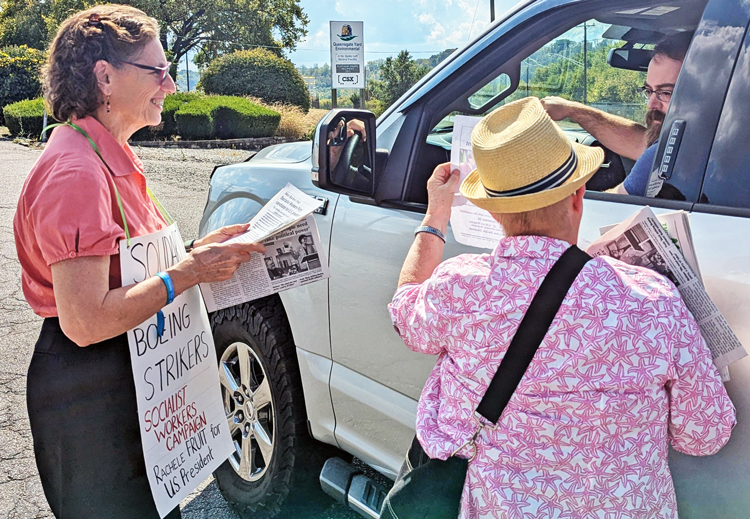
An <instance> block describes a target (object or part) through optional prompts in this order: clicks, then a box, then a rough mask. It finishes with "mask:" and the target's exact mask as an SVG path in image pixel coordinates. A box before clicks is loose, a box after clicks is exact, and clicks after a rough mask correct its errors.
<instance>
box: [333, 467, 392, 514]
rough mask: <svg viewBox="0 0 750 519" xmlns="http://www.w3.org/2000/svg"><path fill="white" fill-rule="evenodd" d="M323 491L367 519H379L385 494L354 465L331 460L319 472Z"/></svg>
mask: <svg viewBox="0 0 750 519" xmlns="http://www.w3.org/2000/svg"><path fill="white" fill-rule="evenodd" d="M320 486H321V488H322V489H323V491H324V492H325V493H326V494H328V495H329V496H331V497H332V498H334V499H335V500H336V501H338V502H339V503H341V504H343V505H348V506H349V508H351V509H352V510H354V511H355V512H357V513H359V514H360V515H362V516H364V517H367V518H369V519H378V518H379V517H380V508H381V506H382V505H383V500H384V499H385V495H386V492H385V490H383V488H382V487H381V486H380V485H379V484H377V483H375V482H374V481H372V480H371V479H370V478H368V477H367V476H366V475H364V474H363V473H362V471H361V470H359V469H358V468H357V467H355V466H354V465H352V464H350V463H347V462H345V461H344V460H342V459H341V458H331V459H329V460H327V461H326V462H325V465H323V470H322V471H321V472H320Z"/></svg>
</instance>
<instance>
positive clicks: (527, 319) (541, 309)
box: [476, 245, 591, 424]
mask: <svg viewBox="0 0 750 519" xmlns="http://www.w3.org/2000/svg"><path fill="white" fill-rule="evenodd" d="M590 259H591V256H589V255H588V254H586V253H585V252H583V251H582V250H581V249H579V248H578V247H576V246H575V245H573V246H572V247H570V248H569V249H568V250H566V251H565V252H564V253H563V254H562V256H560V259H558V260H557V262H556V263H555V264H554V265H552V268H551V269H550V271H549V273H548V274H547V276H546V277H545V278H544V280H543V281H542V284H541V286H540V287H539V290H538V291H537V293H536V295H535V296H534V299H532V300H531V305H530V306H529V309H528V310H527V311H526V314H525V315H524V316H523V319H522V320H521V324H520V325H519V326H518V331H516V334H515V336H514V337H513V340H512V341H511V343H510V346H508V351H507V352H506V353H505V357H504V358H503V361H502V362H501V363H500V367H498V369H497V372H496V373H495V376H494V377H492V381H491V382H490V385H489V387H488V388H487V392H486V393H485V394H484V396H483V397H482V401H481V402H479V405H478V406H477V411H476V412H477V413H479V414H480V415H482V416H483V417H484V418H486V419H487V420H489V421H490V422H492V423H493V424H496V423H497V421H498V420H499V419H500V415H501V414H503V410H504V409H505V406H506V405H508V401H509V400H510V397H511V396H512V395H513V392H514V391H515V390H516V388H517V387H518V383H519V382H521V379H522V378H523V375H524V373H526V369H527V368H528V367H529V364H530V363H531V359H532V358H534V354H535V353H536V350H537V349H538V348H539V345H540V344H541V343H542V340H543V339H544V336H545V335H546V334H547V330H549V327H550V325H551V324H552V320H553V319H554V318H555V315H556V314H557V311H558V310H559V309H560V305H561V304H562V302H563V299H565V296H566V294H567V293H568V290H569V289H570V286H571V285H572V284H573V281H575V279H576V276H578V273H579V272H580V271H581V269H582V268H583V266H584V265H586V262H588V261H589V260H590Z"/></svg>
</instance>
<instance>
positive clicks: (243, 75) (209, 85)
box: [198, 49, 310, 111]
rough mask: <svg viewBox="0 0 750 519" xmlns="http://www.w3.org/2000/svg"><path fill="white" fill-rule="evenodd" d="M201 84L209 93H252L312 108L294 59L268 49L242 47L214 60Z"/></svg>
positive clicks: (203, 74) (270, 101)
mask: <svg viewBox="0 0 750 519" xmlns="http://www.w3.org/2000/svg"><path fill="white" fill-rule="evenodd" d="M198 88H201V89H203V91H204V92H206V93H207V94H220V95H230V96H252V97H259V98H260V99H263V101H264V102H266V103H284V104H292V105H296V106H299V107H301V108H302V109H303V110H305V111H307V110H308V109H309V108H310V96H309V94H308V91H307V86H306V85H305V81H304V80H303V79H302V76H301V75H300V73H299V72H298V71H297V69H295V68H294V65H293V64H292V62H291V61H289V60H287V59H284V58H280V57H279V56H277V55H275V54H273V53H272V52H270V51H267V50H265V49H254V50H240V51H236V52H234V53H232V54H225V55H223V56H220V57H218V58H216V59H215V60H213V61H212V62H211V63H210V64H209V65H208V67H206V70H204V71H203V73H202V74H201V79H200V82H199V83H198Z"/></svg>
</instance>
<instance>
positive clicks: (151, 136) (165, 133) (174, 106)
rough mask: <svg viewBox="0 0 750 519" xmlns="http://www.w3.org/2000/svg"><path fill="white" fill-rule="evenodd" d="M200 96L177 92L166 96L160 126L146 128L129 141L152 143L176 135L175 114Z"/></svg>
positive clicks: (193, 93) (192, 93)
mask: <svg viewBox="0 0 750 519" xmlns="http://www.w3.org/2000/svg"><path fill="white" fill-rule="evenodd" d="M201 97H202V96H201V95H200V94H198V93H195V92H177V93H176V94H171V95H168V96H167V97H166V98H165V99H164V107H163V108H162V111H161V124H160V125H159V126H146V127H145V128H141V129H140V130H138V131H137V132H135V133H134V134H133V136H132V137H131V138H130V140H131V141H152V140H156V139H166V138H169V137H171V136H172V135H177V134H178V130H177V123H176V122H175V119H174V114H175V112H176V111H177V110H178V109H180V108H181V107H182V106H183V105H185V104H186V103H189V102H191V101H195V100H196V99H200V98H201Z"/></svg>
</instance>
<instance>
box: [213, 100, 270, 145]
mask: <svg viewBox="0 0 750 519" xmlns="http://www.w3.org/2000/svg"><path fill="white" fill-rule="evenodd" d="M213 101H214V102H215V103H217V104H216V107H215V108H214V110H213V112H211V115H212V116H213V118H214V126H215V134H216V137H218V138H219V139H243V138H248V137H270V136H271V135H273V134H274V132H275V131H276V128H277V127H278V126H279V122H280V121H281V114H279V113H278V112H274V111H273V110H269V109H268V108H263V107H262V106H259V105H257V104H254V103H251V102H250V101H248V100H247V99H243V98H241V97H229V96H220V97H215V98H213Z"/></svg>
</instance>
